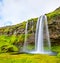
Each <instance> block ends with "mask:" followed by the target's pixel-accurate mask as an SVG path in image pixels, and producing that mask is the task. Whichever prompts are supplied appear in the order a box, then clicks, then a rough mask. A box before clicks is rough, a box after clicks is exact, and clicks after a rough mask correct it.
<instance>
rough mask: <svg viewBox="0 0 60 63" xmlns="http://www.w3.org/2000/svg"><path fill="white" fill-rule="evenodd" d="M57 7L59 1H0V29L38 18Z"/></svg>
mask: <svg viewBox="0 0 60 63" xmlns="http://www.w3.org/2000/svg"><path fill="white" fill-rule="evenodd" d="M58 7H60V0H0V27H2V26H8V25H15V24H18V23H21V22H23V21H26V20H28V19H30V18H35V17H39V16H40V15H42V14H45V13H49V12H52V11H54V10H55V9H56V8H58Z"/></svg>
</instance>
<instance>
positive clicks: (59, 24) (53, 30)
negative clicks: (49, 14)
mask: <svg viewBox="0 0 60 63" xmlns="http://www.w3.org/2000/svg"><path fill="white" fill-rule="evenodd" d="M52 21H53V22H52V23H51V24H49V31H50V38H51V42H52V44H55V45H58V44H60V18H59V19H57V20H52Z"/></svg>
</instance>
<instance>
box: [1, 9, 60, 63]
mask: <svg viewBox="0 0 60 63" xmlns="http://www.w3.org/2000/svg"><path fill="white" fill-rule="evenodd" d="M46 15H47V17H48V25H49V31H50V38H51V43H52V48H51V50H52V51H53V52H57V55H56V56H51V55H43V54H18V51H20V49H21V48H22V47H23V43H24V38H25V27H26V22H25V21H24V22H23V23H20V24H17V25H12V26H6V27H1V28H0V63H60V24H59V23H60V8H58V9H56V10H55V11H54V12H51V13H49V14H46ZM31 21H33V30H32V27H30V26H32V25H30V24H29V27H30V28H29V29H28V33H29V34H28V35H27V37H28V38H30V37H31V38H32V37H33V35H32V31H33V32H34V33H35V30H36V22H37V18H31V19H30V20H28V22H29V23H30V22H31ZM34 33H33V34H34ZM31 38H30V39H31ZM30 39H29V41H32V40H30ZM32 42H33V41H32ZM27 48H28V49H30V50H31V49H34V46H33V44H30V45H29V46H27ZM46 49H47V48H46Z"/></svg>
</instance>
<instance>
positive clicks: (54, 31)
mask: <svg viewBox="0 0 60 63" xmlns="http://www.w3.org/2000/svg"><path fill="white" fill-rule="evenodd" d="M46 15H47V17H48V25H49V32H50V39H51V42H52V45H54V44H55V45H59V44H60V7H59V8H58V9H56V10H55V11H54V12H51V13H49V14H46ZM32 20H33V21H34V24H33V25H34V27H33V29H34V33H35V29H36V22H37V18H33V19H30V20H28V21H32ZM25 26H26V22H23V23H20V24H17V25H13V26H7V27H2V28H0V35H8V36H11V35H20V34H25ZM29 32H30V33H31V29H29ZM30 40H31V38H30V39H29V40H28V41H30ZM33 41H34V36H32V40H31V42H33ZM20 43H21V42H20Z"/></svg>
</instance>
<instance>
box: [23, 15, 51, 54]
mask: <svg viewBox="0 0 60 63" xmlns="http://www.w3.org/2000/svg"><path fill="white" fill-rule="evenodd" d="M27 28H28V22H27V23H26V29H25V42H24V47H23V50H24V52H27V53H33V54H37V53H39V54H51V43H50V37H49V30H48V22H47V17H46V15H42V16H40V17H39V18H38V21H37V24H36V33H35V44H34V45H35V50H33V51H29V50H27V48H26V47H27V45H29V44H27V34H28V31H27ZM32 28H33V27H32ZM45 47H47V48H48V50H45Z"/></svg>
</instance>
